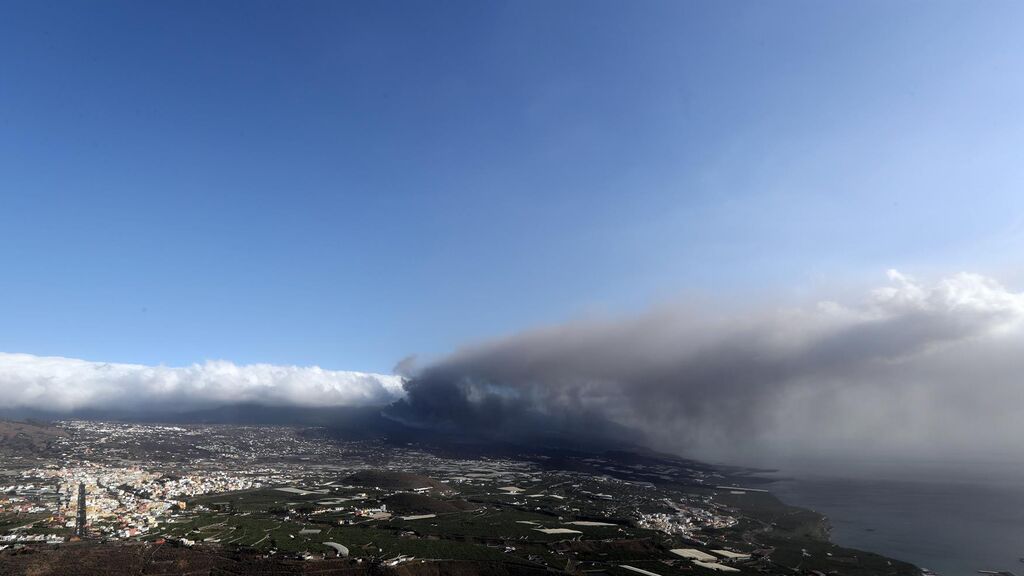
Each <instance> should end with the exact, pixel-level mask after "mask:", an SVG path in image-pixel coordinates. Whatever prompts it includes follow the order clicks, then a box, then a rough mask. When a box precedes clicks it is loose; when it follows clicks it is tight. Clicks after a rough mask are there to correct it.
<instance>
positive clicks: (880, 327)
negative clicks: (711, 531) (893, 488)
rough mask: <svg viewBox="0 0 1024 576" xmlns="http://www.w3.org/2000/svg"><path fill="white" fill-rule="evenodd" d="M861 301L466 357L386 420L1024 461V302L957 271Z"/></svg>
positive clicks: (485, 350) (662, 313)
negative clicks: (988, 455)
mask: <svg viewBox="0 0 1024 576" xmlns="http://www.w3.org/2000/svg"><path fill="white" fill-rule="evenodd" d="M890 280H891V284H890V285H889V286H887V287H885V288H881V289H878V290H875V291H874V292H872V293H871V294H870V296H869V298H868V299H867V300H866V301H865V302H862V303H860V304H857V305H840V304H836V303H821V304H818V305H816V306H809V307H803V308H799V309H791V310H763V311H760V312H757V313H753V314H745V315H741V316H738V317H726V318H723V317H722V316H720V315H719V316H715V315H713V314H711V313H708V312H707V311H703V310H698V309H696V308H687V307H682V306H679V307H667V308H661V309H656V310H652V311H649V312H647V313H645V314H643V315H641V316H638V317H634V318H629V319H625V320H618V321H581V322H573V323H568V324H565V325H561V326H555V327H550V328H545V329H539V330H534V331H530V332H526V333H523V334H518V335H515V336H512V337H509V338H505V339H502V340H497V341H492V342H487V343H483V344H479V345H475V346H472V347H468V348H465V349H463V350H460V351H458V352H456V353H455V354H453V355H451V356H450V357H448V358H446V359H444V360H442V361H440V362H437V363H435V364H433V365H431V366H428V367H426V368H424V369H423V370H421V371H420V372H419V374H418V375H416V376H415V377H414V378H412V379H410V380H409V381H408V382H407V384H406V398H405V399H402V400H399V401H398V402H397V403H396V404H395V405H393V406H392V407H391V408H389V409H388V411H387V413H388V414H389V415H391V416H392V417H394V418H397V419H400V420H402V421H403V422H406V423H409V424H413V425H419V426H424V427H433V428H442V429H449V430H462V431H464V432H466V433H472V434H480V433H483V434H494V435H508V434H513V435H519V434H525V433H528V432H529V431H531V430H533V431H536V430H549V431H552V432H558V433H563V434H569V435H578V436H581V437H593V438H597V437H602V436H608V437H613V436H615V435H621V434H623V433H624V431H626V430H628V431H631V433H632V434H633V435H634V436H635V437H637V438H641V439H643V440H644V441H646V442H647V443H648V444H650V445H652V446H653V447H656V448H659V449H667V450H672V451H675V452H680V453H685V454H687V455H694V456H701V457H705V458H718V459H741V460H748V461H753V460H756V459H757V457H758V456H759V455H763V454H770V455H773V456H780V455H781V456H786V455H795V454H800V455H807V454H811V455H815V454H817V455H832V456H842V457H846V456H865V455H867V456H894V457H903V456H907V455H912V456H920V457H926V456H933V455H936V454H942V455H944V456H951V455H952V456H966V455H969V454H970V453H971V452H973V451H975V450H976V449H977V448H978V447H979V446H984V447H985V449H986V450H990V451H992V453H993V454H999V455H1006V454H1017V455H1019V454H1021V453H1022V450H1021V448H1019V447H1018V445H1017V444H1018V443H1017V440H1016V439H1017V438H1020V437H1021V435H1022V433H1024V418H1022V415H1024V387H1022V386H1021V384H1019V377H1018V375H1019V374H1022V373H1024V372H1022V371H1021V369H1022V368H1024V360H1021V358H1024V354H1022V352H1024V339H1022V334H1021V330H1020V327H1021V320H1022V319H1024V295H1022V294H1018V293H1012V292H1009V291H1007V290H1006V289H1005V288H1003V287H1002V286H1001V285H999V284H998V283H996V282H995V281H993V280H991V279H988V278H985V277H981V276H978V275H973V274H959V275H956V276H953V277H950V278H947V279H944V280H942V281H940V282H938V283H936V284H934V285H932V286H924V285H922V284H919V283H917V282H914V281H912V280H910V279H908V278H906V277H904V276H902V275H900V274H899V273H896V272H890Z"/></svg>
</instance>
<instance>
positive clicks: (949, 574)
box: [771, 468, 1024, 576]
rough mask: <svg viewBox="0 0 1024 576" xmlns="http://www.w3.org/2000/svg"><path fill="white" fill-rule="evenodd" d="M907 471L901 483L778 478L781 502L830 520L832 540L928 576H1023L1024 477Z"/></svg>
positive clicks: (792, 476)
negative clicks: (992, 573) (992, 574)
mask: <svg viewBox="0 0 1024 576" xmlns="http://www.w3.org/2000/svg"><path fill="white" fill-rule="evenodd" d="M963 472H964V470H959V471H957V472H955V473H940V472H936V470H935V469H934V468H929V469H923V470H919V471H916V472H915V471H909V470H905V471H903V472H902V473H901V474H899V475H898V476H900V477H898V478H884V479H883V478H878V477H874V478H868V477H864V476H861V477H849V476H847V477H843V476H839V475H820V474H819V475H815V474H808V473H799V474H780V475H779V476H780V478H781V479H780V480H778V481H777V482H775V483H774V484H773V485H772V486H771V491H772V492H773V493H774V494H775V495H776V496H778V497H779V498H780V499H781V500H782V501H784V502H786V503H788V504H793V505H797V506H802V507H805V508H810V509H812V510H815V511H817V512H820V513H822V514H824V515H826V516H828V518H829V520H830V521H831V524H832V540H833V541H834V542H835V543H837V544H839V545H842V546H848V547H851V548H859V549H863V550H869V551H872V552H877V553H880V554H883V555H886V556H889V557H892V558H897V559H900V560H905V561H908V562H911V563H913V564H916V565H917V566H919V567H922V568H928V569H930V570H932V571H934V572H936V573H938V574H940V575H942V576H968V575H976V574H977V573H978V572H977V571H978V570H1008V571H1011V572H1013V573H1015V574H1018V575H1020V574H1024V563H1022V562H1021V558H1022V557H1024V476H1021V475H1019V474H1017V473H1016V472H1014V473H1009V474H1007V473H1003V472H1000V473H998V474H995V473H993V475H991V476H985V475H983V474H980V473H979V472H978V470H977V469H970V470H969V472H970V473H963Z"/></svg>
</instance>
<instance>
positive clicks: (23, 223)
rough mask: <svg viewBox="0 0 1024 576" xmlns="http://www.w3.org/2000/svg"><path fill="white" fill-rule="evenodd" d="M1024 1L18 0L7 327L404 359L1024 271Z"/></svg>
mask: <svg viewBox="0 0 1024 576" xmlns="http://www.w3.org/2000/svg"><path fill="white" fill-rule="evenodd" d="M1022 17H1024V5H1021V4H1015V3H1009V2H1007V3H1003V2H984V3H972V2H948V3H947V2H929V3H924V2H899V3H894V2H858V3H840V2H832V3H821V2H806V3H799V2H771V3H767V2H765V3H754V2H719V1H714V2H711V1H708V2H636V1H623V2H594V1H587V2H568V1H566V2H525V1H524V2H478V1H469V2H366V3H357V2H288V3H283V2H253V1H246V2H236V3H232V2H164V3H157V2H123V3H118V2H105V3H104V2H53V3H50V2H37V1H33V2H28V1H24V2H22V1H17V2H8V3H4V4H3V6H2V7H0V351H6V352H27V353H32V354H45V355H62V356H70V357H77V358H86V359H90V360H104V361H117V362H140V363H151V364H155V363H164V364H168V365H182V364H189V363H192V362H199V361H203V360H206V359H228V360H232V361H235V362H240V363H249V362H270V363H285V364H298V365H310V364H318V365H321V366H324V367H329V368H338V369H352V370H376V371H388V370H390V368H391V366H392V365H393V364H394V363H395V362H396V361H397V360H399V359H400V358H402V357H403V356H405V355H407V354H411V353H419V354H422V355H426V356H428V357H429V356H436V355H439V354H443V353H445V352H447V351H449V350H451V349H452V348H453V347H455V346H458V345H460V344H462V343H465V342H468V341H473V340H475V339H478V338H481V337H487V336H492V335H496V334H502V333H508V332H511V331H514V330H518V329H522V328H524V327H529V326H533V325H536V324H538V323H549V322H556V321H559V320H563V319H565V318H569V317H573V316H577V315H580V314H588V313H592V312H593V311H595V310H596V311H611V312H619V311H629V310H635V309H638V308H641V307H643V306H645V305H647V304H649V303H652V302H659V301H663V300H666V299H671V298H676V297H680V296H685V295H690V294H699V295H716V296H721V297H727V298H740V299H742V298H748V297H751V296H757V295H763V294H767V293H774V294H783V295H793V294H797V295H799V294H803V293H806V292H813V291H814V290H816V289H819V288H821V287H826V288H829V289H834V288H835V287H837V286H838V287H841V286H846V285H850V284H858V283H864V282H870V283H876V282H877V280H878V279H881V278H882V274H883V272H884V270H885V269H887V268H890V267H897V268H900V269H901V270H905V271H908V272H912V273H920V274H932V273H935V274H938V273H945V272H949V271H959V270H972V271H978V272H985V273H993V274H996V275H997V276H999V277H1000V278H1002V279H1004V280H1007V281H1008V282H1010V283H1011V284H1012V283H1014V282H1017V281H1018V280H1019V279H1020V272H1021V268H1020V266H1019V261H1018V260H1017V258H1018V255H1019V254H1020V253H1021V249H1022V248H1024V220H1022V215H1024V211H1022V209H1024V193H1022V184H1024V158H1022V155H1024V114H1022V113H1021V108H1020V103H1021V102H1024V74H1022V71H1024V35H1021V34H1020V22H1021V21H1022Z"/></svg>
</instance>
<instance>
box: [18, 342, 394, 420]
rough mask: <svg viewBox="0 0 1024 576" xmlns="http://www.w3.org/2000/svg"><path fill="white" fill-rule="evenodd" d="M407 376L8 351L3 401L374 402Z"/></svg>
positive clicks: (159, 404)
mask: <svg viewBox="0 0 1024 576" xmlns="http://www.w3.org/2000/svg"><path fill="white" fill-rule="evenodd" d="M403 394H404V392H403V390H402V379H401V377H399V376H390V375H384V374H367V373H362V372H342V371H334V370H324V369H322V368H319V367H316V366H314V367H299V366H276V365H272V364H251V365H247V366H239V365H236V364H233V363H231V362H226V361H220V360H218V361H210V362H206V363H204V364H193V365H191V366H185V367H180V368H173V367H167V366H146V365H141V364H110V363H103V362H89V361H86V360H77V359H73V358H61V357H55V356H34V355H31V354H9V353H2V352H0V407H3V408H34V409H40V410H50V411H58V412H68V411H72V410H78V409H89V408H100V409H139V408H141V409H151V410H152V409H159V410H167V411H177V410H188V409H196V408H209V407H216V406H222V405H227V404H240V403H258V404H264V405H270V406H330V407H337V406H372V405H385V404H388V403H390V402H393V401H394V400H396V399H398V398H401V397H402V396H403Z"/></svg>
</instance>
